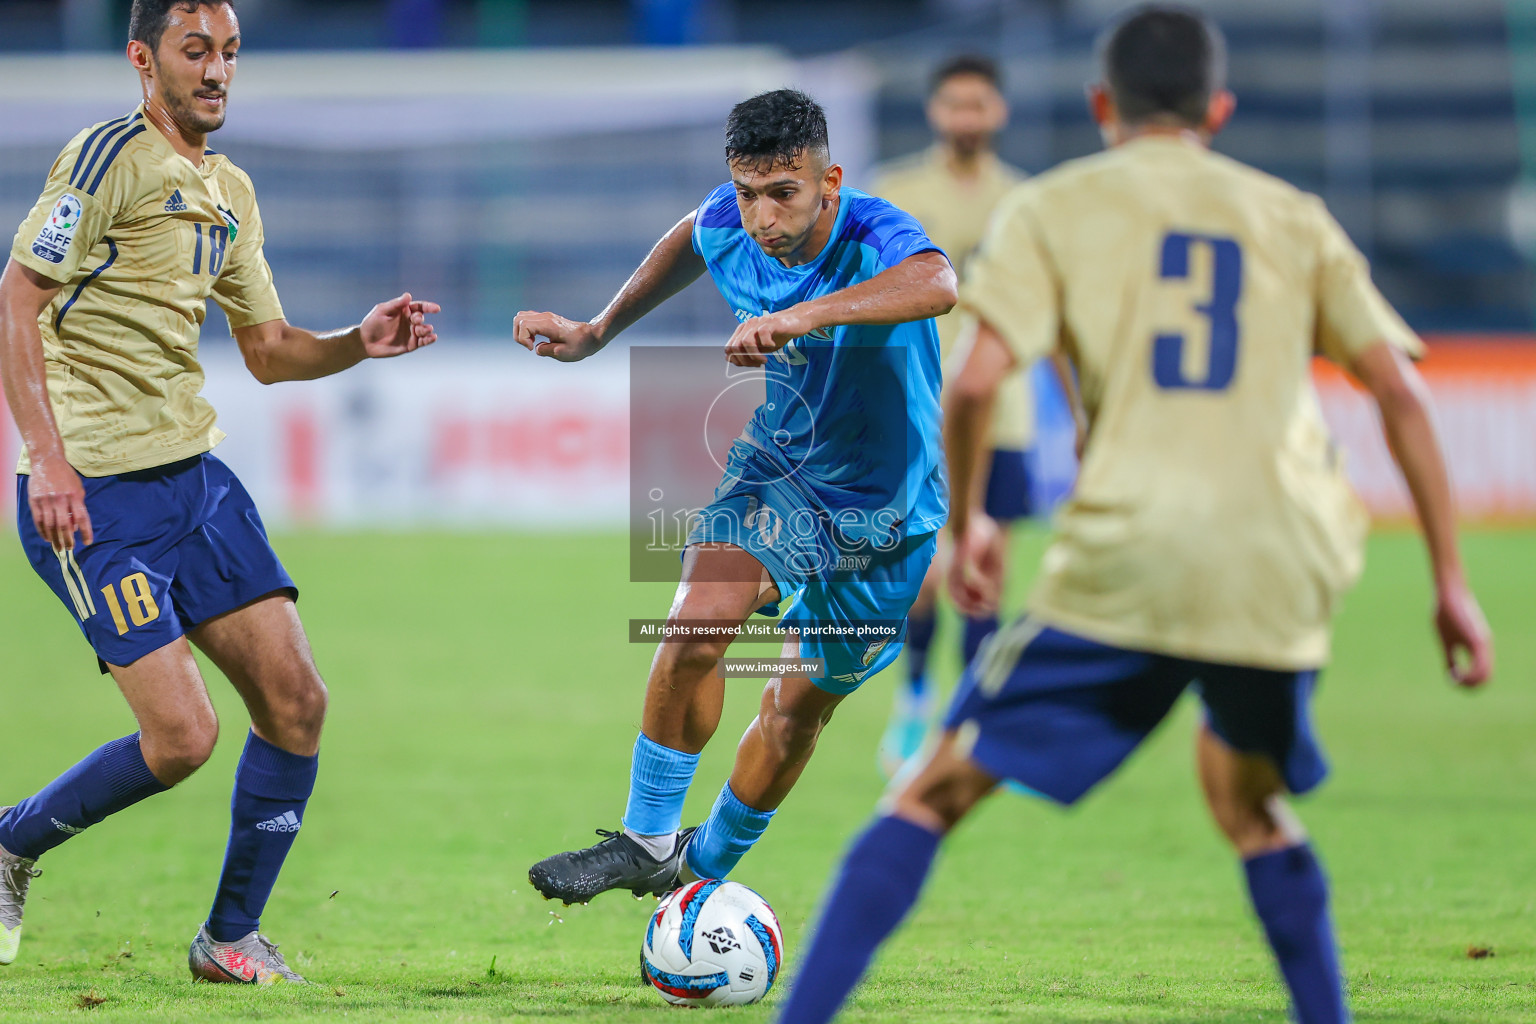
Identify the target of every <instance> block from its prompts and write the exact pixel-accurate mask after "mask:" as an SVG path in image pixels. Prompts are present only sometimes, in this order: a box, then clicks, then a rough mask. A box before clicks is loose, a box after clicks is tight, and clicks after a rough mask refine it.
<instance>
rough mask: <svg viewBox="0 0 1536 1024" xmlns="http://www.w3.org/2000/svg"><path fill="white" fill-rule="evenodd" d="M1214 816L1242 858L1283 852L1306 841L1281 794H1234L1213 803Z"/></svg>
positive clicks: (1228, 840)
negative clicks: (1273, 851)
mask: <svg viewBox="0 0 1536 1024" xmlns="http://www.w3.org/2000/svg"><path fill="white" fill-rule="evenodd" d="M1210 803H1211V814H1212V816H1213V817H1214V818H1215V819H1216V825H1217V827H1218V828H1220V829H1221V833H1222V835H1223V836H1225V837H1226V839H1227V842H1229V843H1231V844H1232V848H1233V849H1234V850H1236V851H1237V853H1238V854H1239V855H1240V856H1243V857H1253V856H1257V855H1259V854H1262V853H1268V852H1270V851H1272V850H1278V849H1283V848H1284V847H1286V846H1290V845H1293V844H1294V843H1296V842H1299V841H1301V839H1303V838H1305V834H1304V833H1303V832H1302V831H1301V829H1300V825H1299V823H1298V822H1296V820H1295V816H1294V815H1293V814H1292V813H1290V810H1289V808H1288V807H1287V805H1286V803H1285V800H1284V798H1283V797H1282V796H1281V795H1279V794H1236V793H1234V794H1231V795H1230V796H1226V797H1223V798H1221V799H1218V800H1212V801H1211V802H1210Z"/></svg>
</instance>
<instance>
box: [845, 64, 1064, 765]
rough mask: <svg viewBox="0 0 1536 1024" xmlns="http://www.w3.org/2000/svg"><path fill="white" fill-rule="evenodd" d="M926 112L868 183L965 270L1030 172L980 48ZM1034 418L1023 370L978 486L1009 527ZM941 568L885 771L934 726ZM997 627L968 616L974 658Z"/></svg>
mask: <svg viewBox="0 0 1536 1024" xmlns="http://www.w3.org/2000/svg"><path fill="white" fill-rule="evenodd" d="M926 112H927V115H928V124H929V126H930V127H931V128H932V129H933V133H934V144H933V145H932V146H930V147H929V148H928V149H926V150H924V151H923V152H921V153H918V154H915V155H913V156H910V157H906V158H904V159H901V160H896V161H894V162H892V163H891V164H888V165H886V166H884V167H881V168H879V169H877V172H876V177H875V184H874V188H873V189H872V190H871V191H873V192H874V194H875V195H878V196H881V197H882V198H885V199H889V200H890V201H891V202H893V203H895V204H896V205H897V206H899V207H901V208H902V209H903V210H906V211H907V212H908V213H910V214H911V215H912V216H914V217H916V218H917V220H918V223H920V224H922V225H923V229H924V230H925V231H927V232H928V237H930V238H932V239H933V241H934V242H935V244H937V245H939V246H941V247H942V248H943V249H944V251H945V252H946V253H948V254H949V257H950V259H952V260H954V261H955V266H956V268H957V269H960V270H961V271H963V270H964V268H965V261H966V260H967V259H968V258H969V257H970V255H971V254H972V253H973V252H975V251H976V247H977V246H978V245H980V244H981V238H982V235H983V233H985V231H986V229H987V221H988V220H989V219H990V218H991V216H992V211H993V209H994V208H995V207H996V206H997V204H998V201H999V200H1001V199H1002V198H1003V196H1005V195H1007V194H1008V192H1009V190H1010V189H1012V188H1013V187H1014V186H1015V185H1017V184H1018V183H1019V182H1021V181H1023V180H1024V178H1025V174H1024V172H1023V171H1021V170H1019V169H1018V168H1017V167H1013V166H1011V165H1010V164H1007V163H1004V162H1003V161H1002V160H1001V159H999V158H998V155H997V153H996V152H995V151H994V150H993V141H994V140H995V139H996V137H997V134H998V133H999V132H1001V131H1002V130H1003V128H1004V127H1005V126H1006V125H1007V123H1008V101H1007V100H1006V99H1004V97H1003V92H1002V78H1001V75H1000V74H999V72H998V70H997V64H996V63H995V62H993V61H992V60H991V59H989V58H987V57H982V56H978V55H975V54H960V55H958V56H955V57H951V58H950V59H948V60H946V61H944V62H943V63H942V64H940V65H939V67H938V69H937V70H935V71H934V73H933V76H932V78H931V79H930V82H929V87H928V102H927V105H926ZM960 320H961V317H960V314H959V313H958V312H949V313H946V314H944V315H943V316H940V317H935V318H934V323H935V324H936V325H937V326H938V329H939V351H940V355H941V358H942V359H943V360H944V363H945V366H946V374H949V373H952V372H953V371H954V370H955V369H957V367H954V366H953V365H952V362H953V359H952V357H953V356H954V354H955V348H956V345H955V342H956V340H957V339H958V337H959V335H960ZM1034 420H1035V412H1034V403H1033V399H1032V396H1031V394H1030V392H1029V390H1028V384H1027V381H1025V380H1023V379H1019V378H1016V379H1014V380H1011V381H1009V382H1008V383H1007V384H1006V385H1004V386H1003V387H1001V388H999V389H998V393H997V401H996V404H995V413H994V415H993V421H992V456H991V459H990V463H989V465H988V467H987V471H986V472H985V473H983V474H982V475H981V479H979V480H978V481H977V486H978V487H979V488H980V490H981V493H982V495H983V504H984V507H985V508H986V511H987V514H988V515H989V516H991V517H992V520H993V522H995V523H997V524H998V526H999V528H1000V529H1002V530H1004V531H1006V530H1007V528H1008V524H1009V523H1011V522H1013V521H1014V520H1017V519H1023V518H1025V517H1026V516H1028V515H1030V513H1031V511H1032V503H1031V500H1030V477H1029V468H1028V465H1029V464H1028V462H1027V461H1026V459H1025V454H1024V453H1025V450H1026V449H1027V448H1029V446H1030V444H1031V443H1032V442H1033V440H1034V427H1035V423H1034ZM940 576H941V572H940V570H939V562H938V561H937V560H936V561H935V562H934V563H933V565H931V566H930V567H929V569H928V576H927V578H926V579H924V580H923V587H922V590H921V591H919V593H918V597H917V600H916V601H915V602H913V604H912V610H911V612H909V613H908V615H907V646H906V655H907V663H906V669H907V678H906V679H905V680H904V681H903V683H902V684H900V685H899V686H898V688H897V691H896V699H895V702H894V705H893V707H892V708H891V718H890V723H889V724H888V725H887V726H886V730H885V733H884V735H882V736H881V738H880V767H881V770H883V771H884V772H885V774H886V775H888V776H889V775H894V774H895V773H896V771H897V769H899V768H900V767H901V765H902V764H903V763H904V762H905V761H906V760H907V758H909V757H911V756H912V755H913V754H915V753H916V752H917V749H918V747H919V746H920V745H921V744H922V740H923V736H924V735H926V733H927V732H928V725H929V717H930V715H929V711H930V706H931V699H932V698H931V697H930V695H929V687H928V673H927V667H928V649H929V645H930V644H931V643H932V642H933V634H934V627H935V625H936V615H935V607H934V605H935V598H937V596H938V592H939V577H940ZM996 629H997V614H996V612H995V611H992V612H986V613H983V614H981V615H976V616H967V617H966V618H965V627H964V637H963V639H962V642H961V650H962V651H963V653H964V655H965V660H966V661H967V662H968V661H970V660H971V658H972V657H974V656H975V654H976V651H977V649H978V648H979V647H980V646H981V642H982V640H984V639H986V637H987V636H989V635H991V633H992V632H993V631H995V630H996Z"/></svg>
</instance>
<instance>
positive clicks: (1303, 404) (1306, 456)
mask: <svg viewBox="0 0 1536 1024" xmlns="http://www.w3.org/2000/svg"><path fill="white" fill-rule="evenodd" d="M961 304H962V305H963V307H964V308H965V310H967V311H968V312H969V313H970V314H971V315H974V316H977V317H979V318H981V319H982V320H983V321H985V322H986V323H987V324H989V325H990V326H991V327H992V328H993V329H994V330H995V331H996V332H997V333H998V334H999V335H1000V336H1001V337H1002V338H1003V339H1004V341H1005V342H1006V343H1007V344H1008V346H1009V347H1010V349H1011V350H1012V351H1013V352H1014V354H1015V355H1016V357H1017V358H1018V359H1019V360H1021V361H1024V362H1027V361H1029V360H1033V359H1037V358H1039V357H1041V356H1043V355H1046V354H1047V353H1050V352H1052V351H1054V350H1057V349H1060V350H1061V351H1063V352H1065V353H1066V355H1067V356H1068V357H1069V358H1070V359H1071V360H1072V362H1073V363H1074V364H1075V366H1076V368H1077V372H1078V375H1079V381H1080V386H1081V391H1082V398H1083V403H1084V405H1085V407H1086V410H1087V413H1088V416H1089V420H1090V423H1091V430H1090V433H1089V440H1088V446H1087V450H1086V453H1085V455H1084V459H1083V464H1082V467H1081V471H1080V474H1079V477H1078V481H1077V485H1076V487H1075V488H1074V490H1073V492H1072V495H1071V497H1070V498H1069V499H1068V501H1067V502H1066V503H1065V505H1064V506H1063V507H1062V509H1061V511H1060V513H1059V515H1058V519H1057V531H1056V535H1055V537H1054V539H1053V541H1052V544H1051V546H1050V548H1049V550H1048V551H1047V553H1046V555H1045V559H1044V563H1043V566H1042V571H1041V576H1040V578H1039V580H1038V582H1037V584H1036V587H1035V590H1034V593H1033V594H1032V596H1031V599H1030V609H1031V613H1032V614H1033V615H1034V616H1035V617H1036V618H1037V619H1039V620H1040V621H1041V622H1043V623H1045V624H1047V625H1052V626H1056V627H1058V628H1061V629H1064V630H1066V631H1068V632H1072V633H1077V634H1079V635H1082V636H1085V637H1087V638H1089V639H1091V640H1096V641H1099V642H1101V643H1106V644H1111V645H1114V646H1118V647H1125V648H1130V649H1135V650H1145V651H1153V652H1160V653H1166V654H1172V655H1176V656H1181V657H1188V658H1194V659H1199V660H1204V661H1216V662H1224V663H1230V664H1237V665H1252V666H1256V667H1260V668H1272V669H1282V670H1302V669H1308V668H1315V667H1317V666H1320V665H1321V664H1322V663H1323V662H1325V661H1326V660H1327V657H1328V652H1329V632H1330V630H1329V622H1330V619H1331V616H1332V613H1333V610H1334V606H1335V603H1336V601H1337V599H1338V597H1339V595H1340V594H1341V593H1342V592H1343V590H1344V589H1346V588H1347V587H1348V586H1349V585H1350V584H1351V583H1353V581H1354V579H1355V577H1356V576H1357V575H1358V573H1359V571H1360V567H1361V563H1362V543H1363V535H1364V531H1365V526H1366V519H1365V513H1364V510H1363V508H1362V507H1361V505H1360V503H1359V502H1358V500H1357V499H1356V498H1355V496H1354V494H1353V492H1352V491H1351V490H1350V488H1349V486H1348V484H1347V483H1346V481H1345V479H1344V472H1343V466H1342V464H1341V462H1342V460H1341V457H1340V455H1339V453H1338V452H1337V451H1336V450H1335V448H1334V446H1333V444H1332V442H1331V439H1330V437H1329V434H1328V431H1327V428H1326V426H1325V425H1324V423H1323V419H1322V415H1321V412H1320V409H1319V407H1318V402H1317V397H1316V393H1315V391H1314V389H1313V385H1312V377H1311V362H1312V358H1313V356H1314V355H1322V356H1325V357H1327V358H1329V359H1331V360H1333V361H1335V362H1338V363H1341V364H1346V365H1347V364H1348V363H1349V362H1350V361H1351V360H1352V359H1353V357H1354V356H1356V355H1357V354H1359V353H1360V352H1362V351H1363V350H1364V349H1365V348H1367V347H1368V346H1370V345H1372V344H1374V343H1376V342H1386V343H1389V344H1392V345H1395V346H1397V347H1399V348H1401V349H1403V350H1405V351H1407V352H1410V353H1417V352H1419V350H1420V343H1419V340H1418V339H1417V338H1416V337H1415V336H1414V335H1413V333H1412V331H1410V330H1409V328H1408V327H1407V325H1406V324H1404V323H1403V321H1402V319H1401V318H1400V317H1399V316H1398V315H1397V314H1396V313H1395V312H1394V311H1393V310H1392V308H1391V307H1390V306H1389V305H1388V304H1387V303H1386V301H1385V300H1384V299H1383V298H1382V297H1381V295H1380V293H1379V292H1377V290H1376V288H1375V287H1374V285H1372V283H1371V278H1370V271H1369V268H1368V267H1367V265H1366V262H1365V260H1364V258H1363V257H1362V256H1361V255H1360V253H1359V251H1358V250H1357V249H1356V248H1355V247H1354V246H1353V245H1352V244H1351V243H1350V241H1349V239H1348V238H1347V236H1346V235H1345V234H1344V232H1343V230H1342V229H1341V228H1340V227H1339V225H1338V223H1337V222H1336V221H1335V220H1334V219H1333V217H1332V216H1331V215H1330V214H1329V213H1328V211H1327V209H1326V208H1325V207H1324V206H1323V203H1322V201H1321V200H1319V199H1318V198H1317V197H1315V196H1311V195H1307V194H1305V193H1303V192H1301V191H1299V190H1297V189H1295V188H1293V187H1292V186H1290V185H1288V184H1286V183H1284V182H1282V181H1280V180H1278V179H1276V178H1273V177H1270V176H1269V175H1266V174H1263V173H1261V172H1259V171H1256V170H1254V169H1252V168H1250V167H1247V166H1244V165H1243V164H1240V163H1238V162H1236V161H1234V160H1231V159H1228V158H1227V157H1224V156H1220V155H1218V154H1215V153H1212V152H1210V151H1208V150H1207V149H1206V148H1204V147H1203V146H1201V145H1199V144H1198V142H1196V141H1195V140H1193V139H1188V138H1180V137H1170V136H1143V137H1140V138H1138V139H1136V140H1133V141H1130V142H1128V143H1126V144H1124V145H1121V146H1117V147H1115V148H1113V149H1110V150H1108V151H1106V152H1104V153H1100V154H1097V155H1094V156H1090V157H1086V158H1084V159H1081V160H1076V161H1072V162H1070V163H1067V164H1065V165H1063V166H1061V167H1059V168H1057V169H1056V170H1053V171H1051V172H1049V173H1047V174H1042V175H1040V176H1039V177H1036V178H1034V179H1032V180H1031V181H1029V182H1026V183H1025V184H1023V185H1020V186H1019V187H1018V188H1017V189H1015V190H1014V191H1013V192H1012V193H1011V194H1010V195H1009V196H1008V198H1007V199H1005V200H1004V201H1003V203H1002V204H1001V205H1000V207H999V209H998V213H997V217H996V219H995V220H994V221H993V224H992V227H991V229H990V231H989V233H988V236H987V240H986V241H985V242H984V243H983V245H982V248H981V251H980V252H979V253H978V254H977V256H976V257H975V258H974V259H973V260H972V261H971V263H970V265H969V267H968V272H967V275H966V280H965V282H964V285H963V286H962V289H961Z"/></svg>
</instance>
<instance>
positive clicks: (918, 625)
mask: <svg viewBox="0 0 1536 1024" xmlns="http://www.w3.org/2000/svg"><path fill="white" fill-rule="evenodd" d="M938 624H939V620H938V617H937V616H935V615H934V613H933V612H931V611H930V612H927V613H925V614H921V615H919V614H917V613H916V612H914V613H912V614H911V615H909V616H908V617H907V644H906V654H907V689H908V691H910V692H911V694H912V695H913V696H914V697H920V696H922V694H923V693H924V692H925V691H926V690H927V689H928V648H930V647H932V646H933V632H934V630H935V629H936V628H938Z"/></svg>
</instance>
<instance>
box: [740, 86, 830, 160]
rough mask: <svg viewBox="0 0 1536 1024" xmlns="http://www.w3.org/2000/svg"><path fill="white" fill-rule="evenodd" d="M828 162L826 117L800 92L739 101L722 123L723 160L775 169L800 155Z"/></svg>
mask: <svg viewBox="0 0 1536 1024" xmlns="http://www.w3.org/2000/svg"><path fill="white" fill-rule="evenodd" d="M806 152H811V153H814V154H815V155H817V156H819V157H820V158H821V159H822V160H826V159H827V114H826V111H824V110H822V109H821V104H819V103H817V102H816V101H815V100H813V99H811V98H810V97H809V96H807V95H806V94H805V93H803V92H801V91H800V90H799V89H775V90H774V91H773V92H765V93H762V94H760V95H757V96H753V97H752V98H751V99H749V100H742V101H741V102H740V103H738V104H736V106H734V107H732V108H731V116H730V117H728V118H726V120H725V158H726V159H727V160H729V161H730V162H731V163H738V162H745V163H749V164H752V165H753V166H767V167H778V166H784V165H792V164H794V163H795V162H796V161H798V160H799V159H800V157H801V155H802V154H805V153H806Z"/></svg>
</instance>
